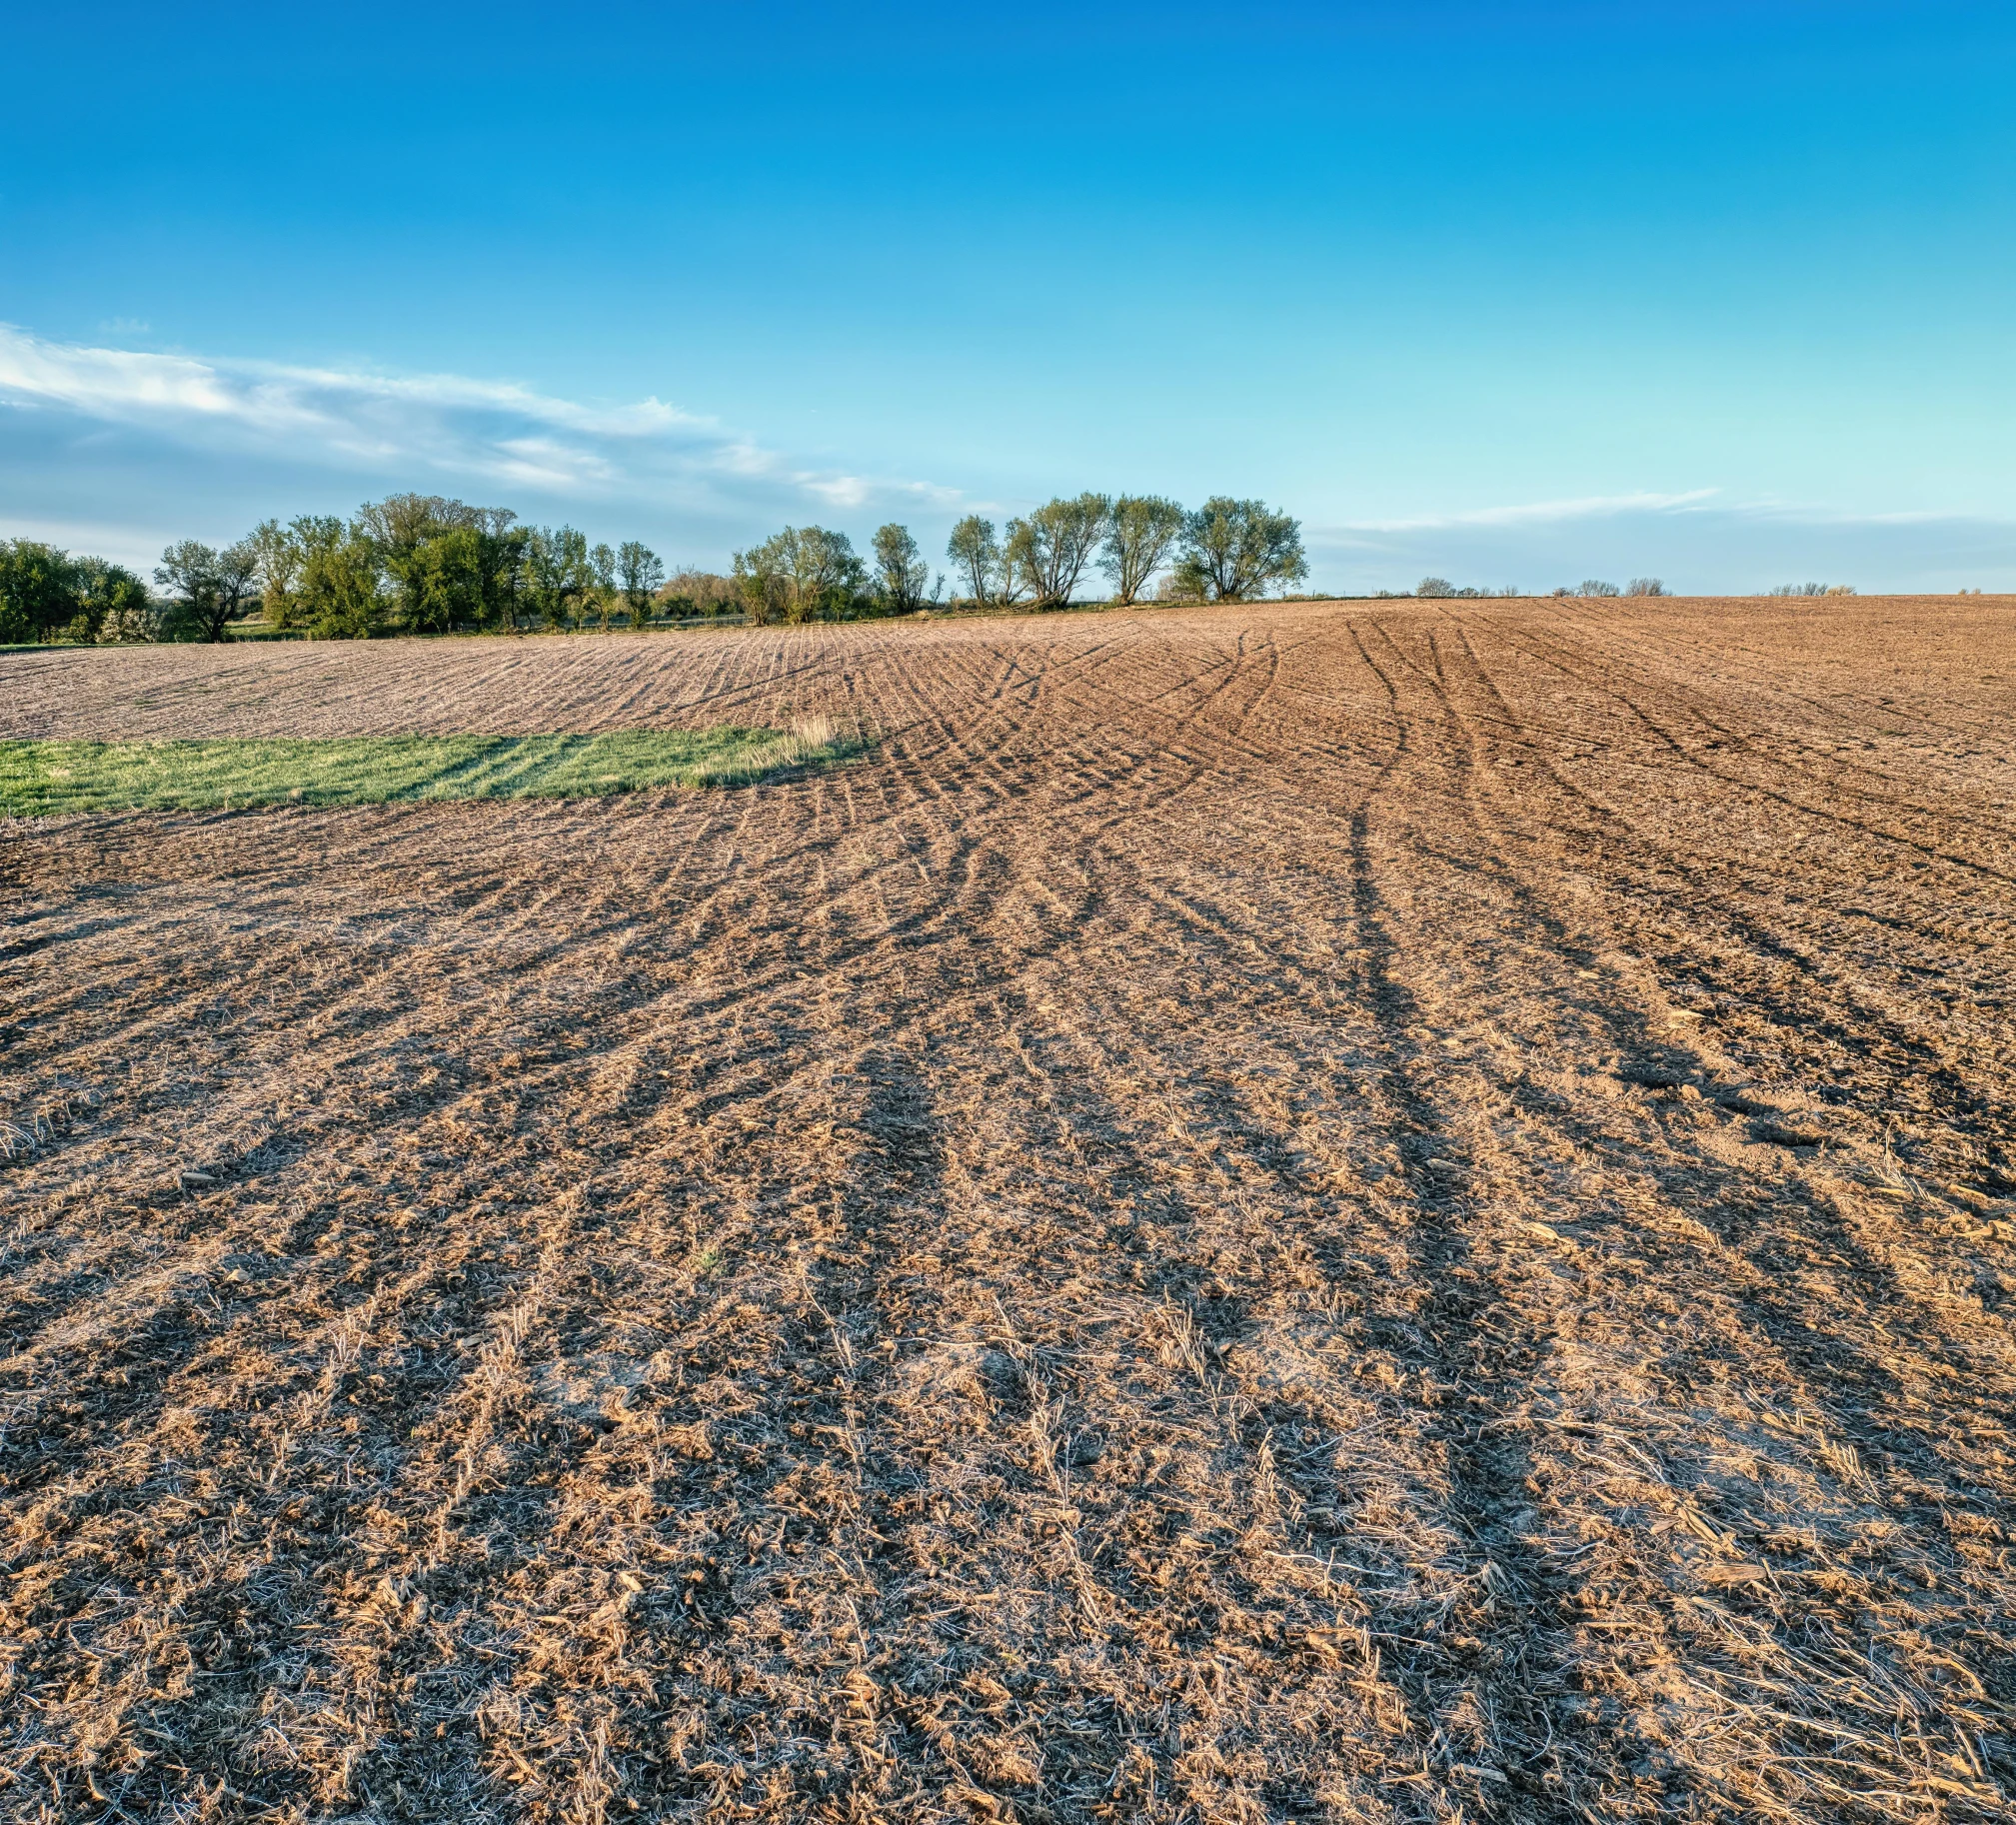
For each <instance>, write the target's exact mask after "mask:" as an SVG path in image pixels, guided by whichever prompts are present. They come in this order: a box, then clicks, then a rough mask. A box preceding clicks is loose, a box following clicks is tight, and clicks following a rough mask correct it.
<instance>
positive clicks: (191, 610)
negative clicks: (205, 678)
mask: <svg viewBox="0 0 2016 1825" xmlns="http://www.w3.org/2000/svg"><path fill="white" fill-rule="evenodd" d="M258 575H259V553H258V552H257V550H255V549H254V546H253V543H252V541H251V540H249V539H241V540H240V541H239V542H238V543H237V544H236V545H228V546H226V547H225V548H224V550H222V551H218V550H216V549H215V548H214V547H212V546H208V545H205V544H203V543H202V542H201V541H200V540H196V539H184V540H182V541H181V542H180V543H178V544H175V545H171V546H169V547H168V548H167V549H166V550H165V551H164V552H163V553H162V554H161V563H160V565H159V566H158V567H157V568H156V570H155V572H154V581H155V582H156V583H158V584H160V585H161V586H162V587H163V588H164V589H168V590H172V591H173V592H174V600H173V602H172V603H171V604H170V606H169V609H168V611H167V613H166V614H165V615H164V617H163V625H164V631H165V632H166V633H167V635H168V638H170V639H173V640H200V641H208V642H211V643H212V644H215V643H216V642H219V641H226V640H229V639H230V638H231V634H230V626H231V623H232V622H234V621H235V620H237V619H238V612H239V610H240V609H241V608H242V607H243V606H244V604H245V601H246V599H247V598H248V597H249V596H250V595H251V594H252V585H253V580H254V579H255V578H256V577H257V576H258Z"/></svg>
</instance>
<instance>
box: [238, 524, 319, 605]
mask: <svg viewBox="0 0 2016 1825" xmlns="http://www.w3.org/2000/svg"><path fill="white" fill-rule="evenodd" d="M300 524H301V523H300V521H298V520H297V521H296V522H295V523H294V525H293V526H282V525H281V524H280V522H279V521H278V520H262V521H260V523H259V524H258V525H257V526H255V527H254V528H253V529H252V533H251V544H252V549H253V550H254V551H255V552H257V553H258V555H259V602H260V608H261V610H262V612H263V613H264V614H265V616H266V619H267V620H268V621H269V622H271V623H272V624H273V626H274V627H276V628H291V627H292V626H293V625H294V611H295V607H296V600H295V588H296V586H297V585H298V584H299V582H300V581H301V561H302V558H303V556H304V555H305V549H306V548H305V546H304V544H303V541H302V538H301V535H300V533H299V531H298V530H297V529H298V528H299V526H300Z"/></svg>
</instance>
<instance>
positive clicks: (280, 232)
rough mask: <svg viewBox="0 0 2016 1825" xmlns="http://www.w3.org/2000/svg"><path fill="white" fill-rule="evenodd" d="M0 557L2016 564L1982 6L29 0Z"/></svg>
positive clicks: (1796, 570)
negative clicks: (1253, 536)
mask: <svg viewBox="0 0 2016 1825" xmlns="http://www.w3.org/2000/svg"><path fill="white" fill-rule="evenodd" d="M7 41H8V51H7V57H8V62H9V64H10V66H11V70H10V79H9V83H8V91H9V107H8V109H7V110H6V111H5V112H4V113H0V533H17V534H29V535H33V536H41V537H51V538H55V539H56V540H58V542H60V543H63V544H66V545H69V546H71V547H72V548H73V549H80V550H94V551H102V552H105V553H107V554H108V555H112V556H118V557H123V558H126V559H127V560H128V561H129V562H131V561H138V560H151V559H152V557H153V556H154V555H155V553H156V552H158V549H159V547H160V545H161V544H162V543H163V542H165V541H166V540H167V539H168V538H171V537H185V536H196V537H202V538H205V539H209V540H213V541H215V540H224V539H228V538H231V537H235V536H237V535H238V534H239V533H241V532H243V531H244V530H246V529H247V528H249V527H250V526H251V525H252V524H253V523H254V522H255V521H257V520H259V519H261V518H264V517H266V516H268V515H272V514H278V515H281V516H282V517H286V516H289V515H291V514H293V513H298V512H306V511H319V512H329V511H347V510H349V509H352V508H354V507H355V506H356V504H357V503H358V502H360V501H362V500H364V499H365V498H367V497H368V496H372V495H376V494H381V493H384V492H387V491H389V490H393V489H401V488H409V487H410V488H418V489H422V490H425V491H428V492H441V493H448V494H459V495H461V496H463V497H465V498H467V499H470V500H475V501H480V502H483V503H485V504H493V503H494V504H502V505H509V506H512V507H515V508H517V509H518V510H519V512H520V513H521V514H522V515H524V516H525V517H527V518H529V519H536V520H561V519H566V520H570V521H572V522H573V523H574V524H576V525H579V526H581V527H582V528H583V529H584V530H586V531H587V532H588V533H589V534H590V535H591V537H594V538H608V539H611V540H616V539H620V538H625V537H632V536H637V537H643V538H645V539H646V540H648V541H649V542H650V543H651V544H653V545H654V546H655V547H656V548H657V549H658V550H659V551H660V552H661V553H663V554H664V555H665V556H666V557H667V558H668V559H670V560H673V561H675V562H679V561H691V562H700V563H706V564H710V565H724V564H725V563H726V560H727V557H728V553H729V551H730V550H731V549H732V548H733V547H734V546H736V545H739V544H742V543H746V542H748V541H749V540H751V539H754V538H758V537H761V536H763V535H764V534H765V533H767V532H769V531H771V530H774V529H775V528H776V527H777V526H779V525H782V524H784V523H786V522H792V523H796V524H804V523H806V522H808V521H818V522H820V523H822V524H826V525H832V526H839V527H841V528H843V529H845V530H847V531H848V532H850V533H852V534H853V535H854V537H855V539H856V541H857V543H858V544H865V543H866V540H867V537H868V535H869V534H870V533H872V532H873V530H874V528H875V527H876V526H877V525H879V524H881V523H882V522H883V521H884V520H886V519H899V520H903V521H905V522H907V523H908V524H910V525H912V526H913V527H914V528H915V529H916V530H917V532H918V533H919V535H920V537H921V538H922V539H923V540H924V541H925V543H926V544H927V547H928V548H929V549H932V550H934V551H937V550H939V549H942V547H943V543H944V538H945V532H946V529H947V528H948V526H949V524H950V522H951V521H952V519H953V518H954V517H956V516H957V515H958V514H959V513H961V512H965V511H968V510H970V509H974V508H979V509H982V510H985V511H990V512H993V513H995V514H997V515H998V516H999V515H1006V514H1008V513H1012V512H1015V511H1018V510H1020V509H1022V508H1024V507H1026V506H1028V505H1029V504H1031V503H1033V502H1035V501H1038V500H1041V499H1043V498H1045V497H1046V496H1048V495H1050V494H1052V493H1057V492H1075V491H1076V490H1078V489H1081V488H1087V487H1092V488H1100V489H1105V490H1111V491H1118V490H1131V491H1136V492H1141V491H1152V492H1157V493H1164V494H1171V495H1174V496H1176V497H1177V498H1178V499H1181V500H1184V501H1186V502H1192V503H1194V502H1196V501H1198V500H1200V499H1202V498H1203V497H1204V496H1205V495H1207V494H1210V493H1220V492H1223V493H1233V494H1239V495H1259V496H1263V497H1265V498H1267V499H1269V500H1270V501H1273V502H1275V503H1277V504H1279V505H1281V506H1284V507H1286V508H1288V509H1289V510H1290V511H1291V512H1293V513H1294V514H1296V515H1297V516H1298V517H1299V518H1300V519H1301V521H1302V522H1303V526H1304V532H1305V536H1306V538H1307V540H1308V543H1309V547H1310V555H1311V559H1312V564H1313V571H1314V575H1313V577H1312V582H1313V583H1314V584H1315V585H1316V586H1318V587H1322V588H1327V589H1332V590H1339V591H1343V590H1368V589H1374V588H1380V587H1385V588H1395V589H1397V588H1405V587H1409V586H1411V585H1412V584H1413V582H1414V581H1415V580H1416V579H1417V578H1418V577H1419V576H1421V575H1422V574H1423V573H1424V572H1427V571H1434V572H1438V573H1440V574H1443V575H1446V576H1449V577H1452V578H1454V579H1455V580H1456V581H1458V582H1474V583H1479V584H1502V583H1515V584H1518V585H1521V586H1523V587H1525V588H1528V589H1544V588H1549V587H1552V586H1553V585H1555V584H1558V583H1574V582H1577V581H1579V580H1580V579H1582V578H1583V577H1587V576H1604V577H1611V578H1614V579H1615V580H1616V581H1618V582H1623V581H1625V580H1626V579H1627V578H1628V577H1630V576H1633V575H1642V574H1647V573H1650V574H1657V575H1661V576H1663V577H1665V578H1666V580H1667V581H1668V583H1669V584H1672V585H1674V586H1675V587H1679V588H1686V589H1700V590H1712V591H1722V590H1741V589H1751V588H1758V587H1762V586H1765V585H1768V584H1771V583H1777V582H1785V581H1793V580H1798V581H1804V580H1806V579H1808V578H1811V579H1815V580H1821V581H1847V582H1851V583H1855V584H1858V585H1860V586H1861V587H1862V588H1863V589H1865V590H1869V589H1878V588H1891V589H1945V588H1954V587H1985V588H1989V589H1996V588H2003V589H2016V311H2012V303H2011V300H2012V298H2016V288H2012V284H2011V281H2012V279H2016V237H2012V234H2011V229H2012V226H2016V209H2012V206H2016V110H2012V109H2011V108H2010V107H2009V105H2008V97H2009V95H2010V93H2011V92H2012V78H2016V9H2011V8H2009V7H2007V6H2002V7H1988V6H1961V5H1942V4H1938V3H1937V0H1928V3H1924V4H1918V5H1896V4H1891V5H1874V4H1856V3H1854V0H1845V3H1837V4H1830V5H1820V4H1783V3H1773V0H1753V3H1752V4H1748V5H1741V6H1738V5H1723V4H1718V3H1709V4H1695V5H1684V6H1683V5H1661V4H1656V3H1654V4H1636V5H1629V6H1622V5H1592V4H1580V5H1577V4H1561V5H1497V6H1485V5H1476V4H1434V3H1432V0H1430V3H1427V4H1417V5H1412V6H1403V5H1397V4H1388V5H1333V6H1328V7H1307V6H1295V5H1271V6H1270V5H1252V6H1244V7H1237V8H1234V7H1194V6H1184V5H1180V4H1165V5H1158V6H1148V5H1138V6H1099V5H1078V6H1051V5H1046V4H1033V5H1024V6H1020V7H1017V8H1013V9H1007V8H1002V9H989V10H981V9H955V8H946V7H929V6H923V5H878V4H873V3H870V4H862V5H856V6H850V7H845V8H843V7H838V6H807V5H798V6H793V5H770V4H754V5H745V6H729V7H724V6H720V5H715V6H710V7H687V6H642V5H626V6H616V5H603V6H581V7H576V8H570V9H562V8H540V9H535V8H528V7H518V6H512V5H491V6H486V7H482V8H474V7H471V8H458V7H442V6H434V7H429V6H426V5H421V4H409V5H406V6H401V7H391V6H379V5H370V4H365V5H353V6H346V7H343V8H333V7H325V6H318V5H314V4H305V5H298V6H295V7H292V8H285V9H272V8H263V7H262V8H253V7H249V6H245V7H225V6H212V7H204V6H200V5H199V6H184V7H178V8H161V7H158V6H149V7H138V6H135V7H120V6H95V7H80V8H38V9H31V8H28V7H25V6H24V7H16V8H14V9H12V13H11V17H10V18H9V21H8V26H7Z"/></svg>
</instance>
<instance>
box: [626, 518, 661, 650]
mask: <svg viewBox="0 0 2016 1825" xmlns="http://www.w3.org/2000/svg"><path fill="white" fill-rule="evenodd" d="M616 574H617V580H618V582H619V583H620V584H621V585H622V588H623V600H624V602H625V604H626V605H627V606H628V607H629V609H630V625H631V626H632V627H633V628H641V627H643V626H644V622H645V617H646V615H647V614H648V613H649V611H650V608H651V599H652V597H653V596H654V595H656V594H657V593H658V587H659V585H660V584H662V583H663V582H664V581H665V564H664V561H663V560H661V559H660V557H659V555H658V554H657V553H656V552H655V551H653V550H652V549H651V548H650V546H648V545H640V544H639V543H638V542H637V541H636V540H635V539H626V540H625V541H624V542H623V544H622V545H620V546H618V547H617V551H616Z"/></svg>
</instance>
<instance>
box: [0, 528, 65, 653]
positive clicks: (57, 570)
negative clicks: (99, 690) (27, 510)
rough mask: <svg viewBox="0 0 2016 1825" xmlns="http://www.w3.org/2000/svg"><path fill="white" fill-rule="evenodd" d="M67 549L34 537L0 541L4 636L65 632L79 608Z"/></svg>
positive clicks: (39, 637) (0, 636)
mask: <svg viewBox="0 0 2016 1825" xmlns="http://www.w3.org/2000/svg"><path fill="white" fill-rule="evenodd" d="M81 581H82V580H81V579H80V577H79V575H78V567H77V565H76V563H75V561H73V560H72V558H71V557H70V554H69V553H68V552H60V551H58V550H57V549H56V547H55V546H53V545H44V544H42V543H41V542H40V541H39V540H35V539H15V540H12V541H11V542H10V541H0V641H6V642H16V641H21V642H25V641H31V640H33V641H45V640H54V639H58V638H61V637H62V636H63V635H64V633H65V632H66V630H68V629H69V627H70V626H71V624H72V623H73V622H75V621H77V620H78V618H79V615H80V613H81V604H80V602H79V594H80V584H81Z"/></svg>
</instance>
